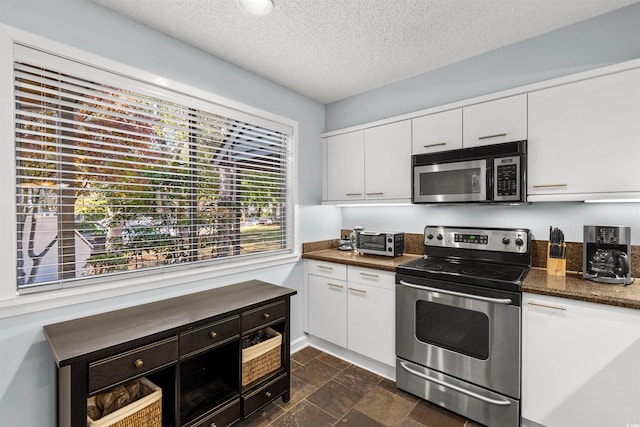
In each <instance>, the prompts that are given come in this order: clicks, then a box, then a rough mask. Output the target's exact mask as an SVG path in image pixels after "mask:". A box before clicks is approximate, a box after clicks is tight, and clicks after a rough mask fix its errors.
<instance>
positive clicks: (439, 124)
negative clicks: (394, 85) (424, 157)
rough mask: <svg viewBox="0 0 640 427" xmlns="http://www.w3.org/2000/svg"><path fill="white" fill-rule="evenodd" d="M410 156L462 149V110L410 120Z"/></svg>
mask: <svg viewBox="0 0 640 427" xmlns="http://www.w3.org/2000/svg"><path fill="white" fill-rule="evenodd" d="M412 128H413V129H412V138H411V142H412V147H413V149H412V154H424V153H435V152H437V151H445V150H456V149H458V148H462V108H457V109H455V110H449V111H443V112H441V113H435V114H429V115H428V116H422V117H417V118H415V119H413V120H412Z"/></svg>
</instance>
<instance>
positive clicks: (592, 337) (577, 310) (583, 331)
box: [522, 294, 640, 427]
mask: <svg viewBox="0 0 640 427" xmlns="http://www.w3.org/2000/svg"><path fill="white" fill-rule="evenodd" d="M522 366H523V388H522V416H523V418H526V419H528V420H531V421H534V422H536V423H539V424H542V425H544V426H547V427H565V426H581V427H583V426H584V427H601V426H616V425H620V426H625V425H629V424H632V425H633V423H638V421H640V311H638V310H632V309H625V308H620V307H612V306H607V305H601V304H593V303H588V302H583V301H574V300H568V299H564V298H554V297H549V296H542V295H533V294H524V298H523V358H522Z"/></svg>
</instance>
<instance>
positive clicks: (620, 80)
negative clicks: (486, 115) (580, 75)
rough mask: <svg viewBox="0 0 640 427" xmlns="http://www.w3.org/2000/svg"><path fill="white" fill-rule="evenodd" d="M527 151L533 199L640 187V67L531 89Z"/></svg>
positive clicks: (588, 195) (582, 197)
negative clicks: (546, 87)
mask: <svg viewBox="0 0 640 427" xmlns="http://www.w3.org/2000/svg"><path fill="white" fill-rule="evenodd" d="M528 150H529V162H528V174H529V177H528V195H529V197H528V200H529V201H537V200H588V199H589V198H593V196H594V194H596V195H597V194H598V193H601V194H604V193H609V194H611V193H624V192H639V191H640V167H638V159H640V69H635V70H629V71H624V72H619V73H615V74H610V75H606V76H602V77H596V78H592V79H588V80H583V81H579V82H575V83H569V84H565V85H561V86H556V87H552V88H549V89H543V90H539V91H536V92H532V93H530V94H529V143H528ZM596 198H597V197H596Z"/></svg>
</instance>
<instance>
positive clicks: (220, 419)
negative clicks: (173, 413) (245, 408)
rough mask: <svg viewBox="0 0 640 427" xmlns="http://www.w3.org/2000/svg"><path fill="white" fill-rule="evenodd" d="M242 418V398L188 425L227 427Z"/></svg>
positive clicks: (195, 426)
mask: <svg viewBox="0 0 640 427" xmlns="http://www.w3.org/2000/svg"><path fill="white" fill-rule="evenodd" d="M239 419H240V399H236V400H234V401H233V402H231V403H230V404H228V405H227V406H225V407H224V408H222V409H220V410H218V411H216V412H214V413H213V414H211V415H208V416H206V417H205V418H203V419H202V420H200V421H196V422H195V423H193V424H189V426H188V427H225V426H228V425H231V424H232V423H233V422H235V421H236V420H239Z"/></svg>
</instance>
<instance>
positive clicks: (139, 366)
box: [133, 359, 144, 368]
mask: <svg viewBox="0 0 640 427" xmlns="http://www.w3.org/2000/svg"><path fill="white" fill-rule="evenodd" d="M133 364H134V365H135V366H136V368H142V365H144V362H143V361H142V359H136V361H135V362H133Z"/></svg>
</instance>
